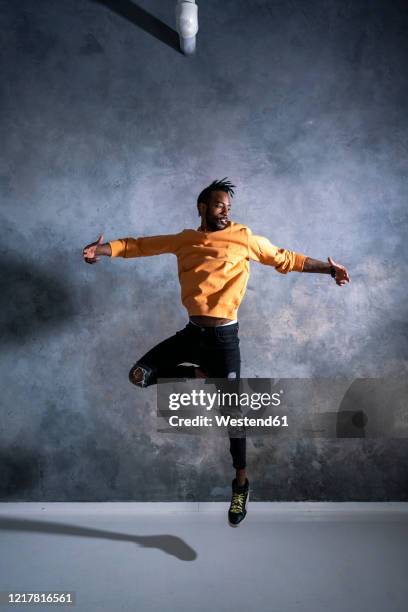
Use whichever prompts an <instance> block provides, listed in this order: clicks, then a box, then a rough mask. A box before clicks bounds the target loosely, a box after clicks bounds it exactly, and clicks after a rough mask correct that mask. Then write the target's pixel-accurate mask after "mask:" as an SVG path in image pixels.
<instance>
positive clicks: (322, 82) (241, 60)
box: [0, 0, 408, 501]
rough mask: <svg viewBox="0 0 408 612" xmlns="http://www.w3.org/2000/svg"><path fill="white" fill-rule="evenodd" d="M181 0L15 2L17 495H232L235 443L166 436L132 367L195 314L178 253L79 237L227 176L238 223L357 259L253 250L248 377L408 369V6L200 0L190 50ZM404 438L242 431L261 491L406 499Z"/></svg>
mask: <svg viewBox="0 0 408 612" xmlns="http://www.w3.org/2000/svg"><path fill="white" fill-rule="evenodd" d="M174 4H175V3H174V2H173V1H171V0H167V1H166V2H163V1H162V0H149V1H148V0H146V1H145V2H143V3H142V2H140V6H139V7H137V6H136V5H132V4H131V3H130V2H127V1H124V0H121V1H120V2H117V3H116V6H117V7H118V8H117V11H116V12H115V11H113V10H111V8H110V7H111V6H112V3H109V2H102V1H100V2H97V1H90V0H64V2H55V1H52V0H37V1H34V0H31V1H29V0H21V1H19V2H18V3H17V2H14V1H12V0H0V28H1V36H2V53H1V56H0V62H1V98H0V117H1V126H0V129H1V135H0V142H1V150H0V155H1V160H0V193H1V211H0V214H1V235H2V239H1V257H2V273H1V286H0V300H1V318H2V323H3V326H2V329H3V335H2V351H1V364H0V368H1V369H0V373H1V388H2V394H1V403H2V407H1V415H2V417H1V428H0V440H1V451H0V497H1V499H2V500H21V501H23V500H48V501H53V500H61V501H65V500H89V501H92V500H101V501H103V500H219V499H225V498H226V496H227V495H228V492H229V482H230V477H231V476H232V471H231V465H230V457H229V453H228V450H227V446H226V445H223V444H220V443H219V441H218V442H216V441H214V442H212V443H206V442H205V440H204V439H202V438H199V437H197V436H176V435H174V436H164V435H162V434H160V433H158V432H157V423H156V415H155V390H154V388H150V389H147V390H145V391H141V390H138V389H136V388H134V387H132V386H131V385H130V383H129V382H128V378H127V376H128V371H129V369H130V367H131V366H132V365H133V363H134V362H135V361H136V359H137V358H138V356H141V355H142V354H143V353H144V352H145V351H146V350H148V349H149V348H150V347H151V346H152V345H153V344H155V343H157V342H158V341H160V340H161V339H163V338H165V337H167V336H168V335H171V334H172V333H174V331H175V330H177V329H179V328H181V327H182V326H184V324H185V322H186V313H185V312H184V310H183V308H182V306H181V305H180V302H179V288H178V284H177V276H176V262H175V259H174V258H172V256H170V255H168V256H162V257H157V258H148V259H143V260H141V259H140V260H108V259H106V260H103V261H101V262H100V263H99V264H98V265H96V266H87V265H86V264H84V263H83V261H82V258H81V251H82V247H83V246H84V245H85V244H86V243H88V242H91V241H92V240H95V239H96V238H97V237H98V235H99V233H100V232H103V233H104V236H105V238H106V240H109V239H113V238H118V237H122V236H127V235H135V236H137V235H152V234H159V233H171V232H175V231H178V230H179V229H182V228H183V227H196V226H197V224H198V218H197V217H196V209H195V199H196V196H197V194H198V192H199V191H200V190H201V189H202V188H203V187H204V186H206V185H207V184H208V183H209V182H210V181H212V180H213V179H214V178H221V177H224V176H229V177H230V179H231V180H232V181H233V182H234V183H235V184H236V185H237V191H236V197H235V199H234V200H233V205H234V214H233V218H234V219H235V220H236V221H239V222H242V223H246V224H247V225H249V226H250V227H251V228H252V230H253V231H254V232H257V233H261V234H264V235H266V236H267V237H268V238H269V239H270V240H271V241H272V242H274V243H275V244H278V245H279V246H285V247H287V248H291V249H294V250H298V251H301V252H304V253H306V254H307V255H310V256H312V257H316V258H320V259H326V257H327V256H328V255H331V256H333V257H334V258H335V259H336V258H337V259H338V260H339V261H340V262H342V263H344V264H345V265H346V266H348V268H349V270H350V274H351V277H352V283H351V284H350V286H348V287H345V288H342V289H340V288H339V287H337V286H336V285H335V284H334V283H333V282H331V281H330V280H329V278H328V277H327V276H319V275H306V274H304V275H301V274H292V275H289V276H287V277H284V276H281V275H279V274H276V272H275V271H274V270H273V269H271V268H267V267H264V266H261V265H256V264H253V265H252V275H251V279H250V282H249V287H248V292H247V296H246V298H245V301H244V303H243V304H242V307H241V310H240V323H241V348H242V359H243V364H242V374H243V375H244V376H248V377H250V376H259V377H272V376H273V377H310V376H312V377H315V376H322V377H336V378H337V377H341V376H344V377H351V379H353V378H359V377H390V376H406V374H407V363H408V362H407V352H408V351H407V317H406V315H407V290H406V278H407V276H406V260H407V246H406V240H404V238H405V237H406V230H407V206H406V197H407V162H408V159H407V146H408V144H407V143H408V140H407V115H406V101H407V99H408V87H407V83H408V81H407V74H406V65H407V58H408V54H407V47H408V44H407V40H408V38H407V32H408V28H407V25H408V24H407V21H408V16H407V10H406V3H405V2H398V1H393V2H389V1H387V0H377V1H371V2H369V1H366V0H365V1H363V0H354V1H353V2H351V1H344V0H338V1H335V0H331V1H330V0H326V1H323V0H315V1H306V2H305V1H304V0H287V1H276V2H273V1H272V2H271V1H266V0H252V1H251V2H248V1H247V0H245V1H244V0H223V2H219V1H218V0H206V1H205V2H204V1H203V2H201V3H199V5H200V9H199V15H200V31H199V35H198V50H197V55H196V56H195V57H194V58H185V57H184V56H182V55H181V54H180V53H179V52H177V49H176V46H175V44H176V42H177V38H176V36H175V33H174V32H173V31H172V28H173V27H174ZM407 451H408V443H407V440H406V439H400V440H398V439H383V440H381V439H380V440H370V439H339V440H307V439H297V440H285V441H278V442H273V443H272V441H271V440H270V439H265V440H257V441H250V442H249V443H248V461H249V469H250V477H251V483H252V486H253V488H254V495H253V498H255V499H262V500H275V499H276V500H301V499H315V500H387V499H394V500H397V499H401V500H407V499H408V493H407V480H408V478H407V477H408V468H407Z"/></svg>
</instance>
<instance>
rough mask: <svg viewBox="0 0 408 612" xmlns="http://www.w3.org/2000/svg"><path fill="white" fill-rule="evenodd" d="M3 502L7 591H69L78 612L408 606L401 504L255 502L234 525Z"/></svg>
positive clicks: (207, 516)
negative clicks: (282, 508)
mask: <svg viewBox="0 0 408 612" xmlns="http://www.w3.org/2000/svg"><path fill="white" fill-rule="evenodd" d="M5 505H7V506H12V507H14V506H15V504H1V507H0V533H1V540H2V547H4V548H5V550H7V555H2V556H1V559H0V590H1V591H5V590H9V589H11V590H13V591H20V592H21V591H22V590H26V591H28V592H33V591H34V592H36V591H38V590H46V591H53V592H58V591H67V590H70V591H74V592H75V596H76V605H75V608H73V609H74V610H77V611H78V612H94V611H95V612H100V611H104V610H107V611H109V612H111V611H112V610H123V611H128V610H129V611H133V610H143V611H146V612H162V610H163V609H167V610H181V611H183V612H184V611H186V612H189V611H190V610H194V611H195V612H201V611H206V610H208V609H209V607H211V608H213V609H215V610H217V612H218V611H220V612H224V611H225V612H227V611H228V612H229V611H230V610H237V611H241V610H242V611H243V610H247V609H248V608H252V609H256V610H259V611H260V612H270V610H279V611H282V612H295V611H296V612H315V611H316V610H332V611H333V612H344V610H350V612H368V611H370V612H385V611H387V612H405V610H406V600H407V597H408V583H407V580H406V575H407V569H408V552H407V547H406V544H405V543H406V539H407V536H408V516H407V509H406V508H405V511H404V510H398V511H395V510H391V511H387V510H384V509H383V510H382V511H378V510H376V509H373V506H376V504H361V505H360V506H364V505H366V506H368V508H367V509H366V510H364V509H363V508H361V507H360V509H358V510H357V509H355V510H354V511H351V512H348V511H342V510H332V509H331V506H332V505H334V506H338V505H340V504H317V505H318V506H320V511H318V512H313V511H307V510H306V511H305V508H304V506H306V507H307V506H309V505H308V504H287V505H288V506H290V505H291V506H292V507H293V506H300V508H299V509H298V510H296V509H294V508H292V510H291V511H290V512H285V513H280V512H279V510H276V511H273V512H271V513H262V512H260V513H258V512H257V511H256V509H253V506H254V505H250V509H251V510H250V512H249V513H248V517H247V518H246V519H245V523H244V524H242V525H241V526H240V527H239V528H238V529H231V528H230V527H228V526H227V525H226V513H225V509H223V511H222V512H221V511H216V512H191V513H189V512H173V513H171V512H169V513H164V514H154V515H151V514H150V513H149V511H148V512H147V513H146V514H136V515H134V514H132V512H128V511H126V510H125V511H124V510H123V509H122V510H120V511H116V509H115V508H114V507H113V506H116V504H106V505H107V506H108V508H109V507H110V511H109V510H108V511H106V510H105V509H104V508H103V506H105V504H98V506H99V507H98V509H93V510H91V511H90V510H89V509H88V504H61V506H65V510H64V508H63V507H60V508H59V510H58V511H56V512H54V511H53V509H52V508H50V506H51V505H52V504H46V510H45V511H41V510H33V508H32V507H31V506H32V505H34V506H36V504H19V505H21V506H23V508H21V509H19V510H18V511H17V512H16V511H15V510H14V508H13V510H12V511H10V512H7V510H6V509H5V508H4V506H5ZM118 505H119V506H121V504H118ZM130 505H131V504H130ZM147 505H150V504H147ZM163 505H164V504H159V506H161V507H162V506H163ZM268 505H269V504H268ZM270 505H271V506H279V504H270ZM341 505H343V504H341ZM345 505H346V506H348V504H345ZM386 505H387V504H384V506H386ZM390 505H391V504H390ZM405 505H407V504H405ZM73 506H74V508H73ZM322 506H324V507H325V508H322ZM78 507H79V508H78ZM10 609H11V608H10ZM13 609H14V607H13ZM17 609H23V606H19V607H17ZM68 609H69V608H68Z"/></svg>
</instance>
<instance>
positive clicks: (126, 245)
mask: <svg viewBox="0 0 408 612" xmlns="http://www.w3.org/2000/svg"><path fill="white" fill-rule="evenodd" d="M178 236H179V235H178V234H167V235H163V236H145V237H141V238H132V237H131V236H129V237H128V238H119V239H118V240H110V241H109V242H107V243H106V244H103V234H101V235H100V236H99V238H98V240H97V241H96V242H92V243H91V244H88V245H87V246H86V247H84V249H83V251H82V255H83V257H84V259H85V261H86V262H87V263H90V264H93V263H96V262H97V261H99V259H100V256H101V255H106V256H108V257H126V258H131V257H148V256H150V255H161V254H163V253H175V252H176V249H177V246H178Z"/></svg>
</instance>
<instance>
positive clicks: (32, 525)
mask: <svg viewBox="0 0 408 612" xmlns="http://www.w3.org/2000/svg"><path fill="white" fill-rule="evenodd" d="M0 529H2V530H4V531H28V532H31V533H44V534H49V533H56V534H58V535H68V536H77V537H82V538H100V539H105V540H112V541H116V542H134V543H135V544H139V546H142V547H143V548H158V549H159V550H161V551H163V552H164V553H166V554H168V555H171V556H173V557H176V558H177V559H180V561H194V560H195V559H196V558H197V553H196V551H195V550H194V549H193V548H191V546H189V545H188V544H186V543H185V542H184V541H183V540H182V539H181V538H178V537H177V536H172V535H168V534H160V535H150V536H138V535H131V534H126V533H115V532H114V531H105V530H103V529H93V528H92V527H79V526H77V525H67V524H65V523H49V522H45V521H33V520H26V519H18V518H9V517H4V516H0Z"/></svg>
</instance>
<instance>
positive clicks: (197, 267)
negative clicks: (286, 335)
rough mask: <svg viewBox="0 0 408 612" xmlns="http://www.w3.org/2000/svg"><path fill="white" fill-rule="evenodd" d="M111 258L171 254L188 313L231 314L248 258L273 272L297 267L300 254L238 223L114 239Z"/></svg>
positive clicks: (245, 277)
mask: <svg viewBox="0 0 408 612" xmlns="http://www.w3.org/2000/svg"><path fill="white" fill-rule="evenodd" d="M109 244H110V246H111V249H112V257H127V258H130V257H147V256H149V255H161V254H162V253H173V254H174V255H176V257H177V263H178V275H179V280H180V285H181V301H182V303H183V305H184V306H185V308H186V309H187V311H188V314H189V315H190V316H194V315H202V316H203V315H205V316H209V317H220V318H225V319H236V318H237V312H238V307H239V305H240V303H241V301H242V298H243V297H244V294H245V290H246V286H247V283H248V278H249V261H250V260H251V259H252V260H254V261H259V262H260V263H263V264H265V265H267V266H273V267H274V268H275V270H277V272H280V273H281V274H286V273H287V272H292V271H296V272H301V271H302V270H303V264H304V261H305V259H306V258H305V256H304V255H302V254H300V253H295V252H294V251H288V250H286V249H281V248H278V247H276V246H275V245H273V244H271V243H270V242H269V240H268V239H267V238H264V237H263V236H255V235H254V234H252V232H251V230H250V229H249V228H248V227H246V226H245V225H241V224H240V223H234V222H232V221H230V222H229V224H228V225H227V227H226V228H225V229H223V230H218V231H215V232H202V231H199V230H193V229H185V230H183V231H182V232H180V233H179V234H167V235H164V236H148V237H142V238H131V237H129V238H119V239H118V240H112V241H111V242H109Z"/></svg>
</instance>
